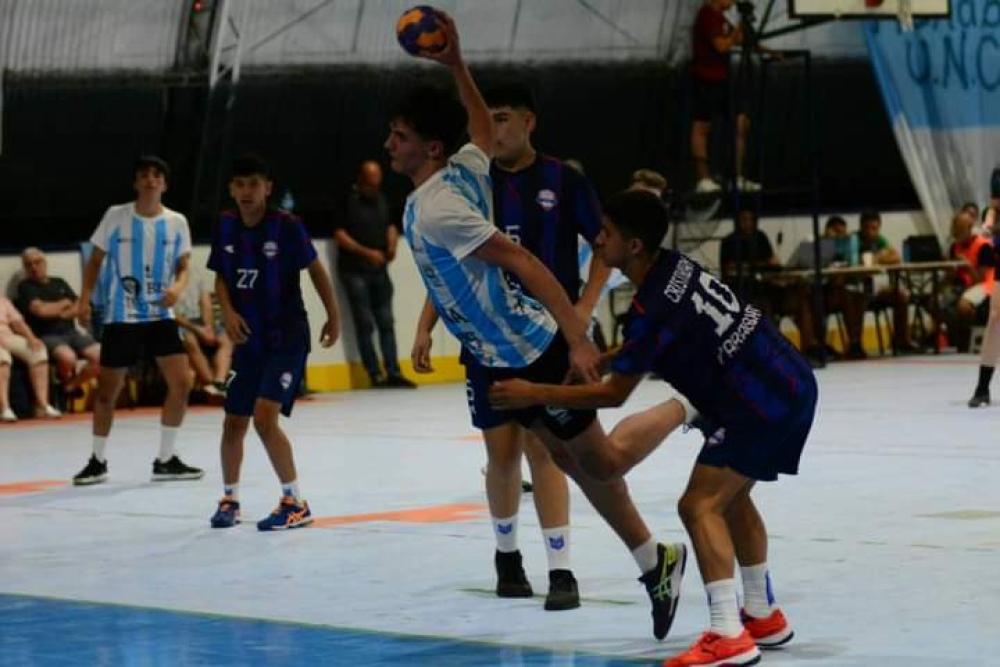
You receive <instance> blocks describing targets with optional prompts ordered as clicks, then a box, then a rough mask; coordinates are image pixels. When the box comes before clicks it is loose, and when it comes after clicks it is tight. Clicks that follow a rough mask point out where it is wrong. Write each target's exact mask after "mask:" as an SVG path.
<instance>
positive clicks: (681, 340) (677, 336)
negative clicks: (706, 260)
mask: <svg viewBox="0 0 1000 667" xmlns="http://www.w3.org/2000/svg"><path fill="white" fill-rule="evenodd" d="M624 337H625V342H624V344H623V347H622V350H621V352H619V353H618V355H617V356H616V357H615V359H614V361H613V362H612V368H613V369H614V370H615V371H616V372H618V373H622V374H626V375H640V374H644V373H647V372H650V371H651V372H654V373H656V374H658V375H659V376H660V377H662V378H663V379H664V380H665V381H666V382H669V383H670V384H671V385H672V386H673V387H674V388H675V389H676V390H677V391H678V392H680V393H681V394H683V395H684V396H686V397H687V398H688V400H690V401H691V404H692V405H694V407H695V408H697V410H698V412H699V413H700V421H698V422H696V425H698V426H699V428H701V429H702V430H703V431H704V432H705V435H706V436H707V438H706V444H705V448H704V449H703V450H702V454H701V456H700V457H699V462H700V463H705V464H708V465H718V466H727V467H731V468H733V469H734V470H737V471H738V472H740V473H742V474H744V475H746V476H748V477H750V478H753V479H759V480H773V479H775V478H776V477H777V473H779V472H780V473H786V474H795V473H796V472H797V471H798V462H799V457H800V455H801V453H802V448H803V446H804V445H805V439H806V436H807V435H808V433H809V429H810V427H811V425H812V420H813V416H814V414H815V410H816V399H817V388H816V378H815V376H814V374H813V371H812V369H811V368H810V367H809V365H808V364H807V363H806V361H805V359H803V358H802V356H801V355H800V354H799V353H798V351H796V350H795V349H794V348H793V347H792V346H791V344H790V343H789V342H788V340H787V339H786V338H785V337H784V336H783V335H781V333H780V332H778V330H777V329H775V327H774V325H773V324H771V323H770V322H769V321H768V319H767V318H766V317H764V316H763V315H762V314H761V312H760V311H759V310H757V309H756V308H755V307H753V306H750V305H744V304H742V303H740V301H739V300H738V299H737V298H736V297H735V296H734V295H733V293H732V291H731V290H730V289H729V288H728V287H727V286H726V285H724V284H723V283H722V282H720V281H719V280H717V279H716V278H715V277H713V276H712V275H711V274H710V273H708V272H706V271H703V270H702V269H701V267H699V266H698V264H697V263H695V262H694V261H692V260H691V259H690V258H688V257H687V256H685V255H683V254H681V253H678V252H675V251H672V250H662V251H660V256H659V257H658V258H657V260H656V262H655V263H654V264H653V266H652V267H651V268H650V270H649V273H648V274H647V275H646V278H645V280H643V283H642V285H641V286H640V287H639V289H638V291H637V292H636V295H635V297H634V299H633V301H632V307H631V308H630V310H629V313H628V316H627V322H626V325H625V330H624Z"/></svg>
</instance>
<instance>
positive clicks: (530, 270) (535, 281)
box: [472, 232, 601, 382]
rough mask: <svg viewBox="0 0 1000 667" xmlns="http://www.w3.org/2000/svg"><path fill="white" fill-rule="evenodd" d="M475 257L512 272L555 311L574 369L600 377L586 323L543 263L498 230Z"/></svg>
mask: <svg viewBox="0 0 1000 667" xmlns="http://www.w3.org/2000/svg"><path fill="white" fill-rule="evenodd" d="M472 254H473V255H474V256H475V257H476V258H478V259H480V260H482V261H484V262H486V263H487V264H491V265H493V266H499V267H500V268H502V269H505V270H507V271H510V272H511V273H513V274H514V275H516V276H517V277H518V278H520V280H521V283H522V284H523V285H524V286H525V287H526V288H527V289H528V291H530V292H531V293H532V294H533V295H535V297H536V298H537V299H538V300H539V301H541V302H542V305H543V306H545V308H546V309H547V310H548V311H549V312H550V313H552V316H553V317H554V318H555V320H556V323H557V324H558V325H559V330H560V331H562V334H563V337H565V338H566V342H567V343H568V344H569V348H570V364H571V365H572V367H573V370H574V371H575V372H576V373H577V374H578V375H579V376H580V377H581V378H583V379H585V380H587V381H588V382H597V381H598V380H599V379H600V377H601V376H600V373H599V372H598V361H599V357H600V353H599V352H598V351H597V347H596V346H595V345H594V343H593V342H592V341H591V340H590V339H589V338H587V322H586V321H584V320H582V319H581V318H580V317H578V316H577V314H576V311H575V310H573V304H572V303H570V300H569V297H568V296H566V292H565V290H563V288H562V286H561V285H560V284H559V283H558V282H557V281H556V279H555V278H554V277H553V276H552V273H551V272H549V270H548V269H546V268H545V265H544V264H542V262H541V261H540V260H539V259H538V258H537V257H535V256H534V255H532V254H531V253H530V252H528V251H527V250H525V249H524V248H523V247H521V246H519V245H517V244H516V243H514V242H513V241H511V240H510V239H509V238H507V236H506V235H504V234H503V233H499V232H498V233H495V234H493V235H492V236H490V238H489V239H488V240H487V241H486V242H485V243H483V244H482V245H481V246H479V248H477V249H476V251H475V252H474V253H472Z"/></svg>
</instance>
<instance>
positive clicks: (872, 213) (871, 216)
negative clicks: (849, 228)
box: [858, 209, 882, 226]
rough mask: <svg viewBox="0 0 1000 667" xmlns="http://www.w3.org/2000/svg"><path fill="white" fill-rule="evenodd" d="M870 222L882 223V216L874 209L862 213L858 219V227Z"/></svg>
mask: <svg viewBox="0 0 1000 667" xmlns="http://www.w3.org/2000/svg"><path fill="white" fill-rule="evenodd" d="M869 220H878V221H879V222H882V214H881V213H879V212H878V211H876V210H874V209H866V210H864V211H861V217H860V218H858V226H861V225H863V224H865V223H866V222H868V221H869Z"/></svg>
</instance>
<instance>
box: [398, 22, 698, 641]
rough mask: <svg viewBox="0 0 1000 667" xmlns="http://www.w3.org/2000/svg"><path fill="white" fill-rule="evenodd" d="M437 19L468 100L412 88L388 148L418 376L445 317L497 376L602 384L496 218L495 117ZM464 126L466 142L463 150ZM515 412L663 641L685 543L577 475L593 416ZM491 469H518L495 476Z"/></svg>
mask: <svg viewBox="0 0 1000 667" xmlns="http://www.w3.org/2000/svg"><path fill="white" fill-rule="evenodd" d="M441 22H442V28H443V29H444V30H446V31H447V35H448V44H449V46H448V47H447V48H446V49H445V50H444V51H443V52H442V53H440V54H438V55H435V56H431V59H433V60H436V61H438V62H440V63H442V64H443V65H445V66H447V67H448V68H449V70H450V71H451V73H452V75H453V76H454V79H455V82H456V84H457V85H458V93H459V98H460V100H461V103H459V101H458V100H455V99H454V97H453V96H452V95H451V94H449V93H448V92H446V91H442V90H439V89H434V88H428V87H423V88H417V89H415V90H413V91H412V92H411V93H410V94H409V95H407V96H406V97H404V99H403V100H402V101H401V102H400V103H399V105H398V106H397V108H396V109H395V110H394V112H393V113H392V115H391V116H390V119H391V122H390V132H389V137H388V138H387V139H386V142H385V148H386V150H387V152H388V153H389V156H390V158H391V164H392V168H393V170H394V171H396V172H397V173H400V174H403V175H405V176H407V177H409V178H410V180H411V181H413V184H414V186H415V190H414V191H413V193H412V194H411V195H410V196H409V198H408V199H407V202H406V210H405V212H404V215H403V226H404V232H405V233H406V237H407V240H408V241H409V244H410V247H411V249H412V251H413V256H414V259H415V261H416V262H417V266H418V268H419V269H420V273H421V276H422V277H423V279H424V284H425V286H426V287H427V290H428V300H427V302H426V303H425V305H424V309H423V312H422V314H421V317H420V323H419V325H418V330H417V336H416V340H415V342H414V347H413V352H412V359H413V365H414V368H415V370H416V371H417V372H421V373H426V372H429V371H431V370H432V368H431V364H430V348H431V336H430V332H431V329H432V328H433V326H434V323H435V322H436V320H437V317H438V315H440V317H441V319H443V320H444V323H445V325H446V326H447V328H448V329H449V330H450V331H451V333H452V334H454V335H455V336H456V337H457V338H458V339H459V340H460V341H461V343H462V346H463V348H464V349H465V351H466V352H468V353H469V354H471V355H474V356H475V358H476V360H477V361H479V362H480V363H481V364H482V365H483V366H484V367H485V369H486V370H487V371H489V372H490V373H492V378H493V379H499V378H511V377H517V378H533V377H534V378H539V377H548V378H550V381H552V382H560V381H562V379H563V378H564V377H565V375H566V371H567V370H568V368H569V366H570V365H572V367H573V369H574V370H575V371H576V372H577V373H578V374H579V375H580V376H581V377H584V378H586V379H588V380H596V379H598V377H599V376H598V361H599V359H598V353H597V348H596V347H594V345H593V343H591V342H590V340H589V339H588V338H587V323H586V322H584V321H583V319H581V318H580V317H578V316H577V314H576V312H575V311H574V309H573V305H572V304H571V303H570V300H569V297H568V296H567V295H566V292H565V290H564V289H563V288H562V286H561V285H560V284H559V282H558V281H557V280H556V279H555V278H554V277H553V275H552V274H551V273H550V272H549V271H548V269H546V268H545V266H544V265H543V264H542V263H541V261H540V260H539V259H538V258H536V257H535V256H534V255H532V254H531V253H530V252H529V251H528V250H526V249H525V248H523V247H521V246H519V245H517V244H515V243H514V242H512V241H511V240H510V239H509V238H507V236H506V235H505V234H504V233H503V232H501V231H500V230H499V229H497V228H496V227H495V226H494V224H493V222H492V213H493V197H492V192H491V185H490V178H489V168H490V155H489V153H490V151H492V149H493V145H494V137H493V121H492V118H491V116H490V112H489V109H488V108H487V106H486V104H485V102H484V101H483V98H482V96H481V95H480V94H479V90H478V89H477V88H476V85H475V82H474V81H473V80H472V76H471V74H470V73H469V70H468V68H467V67H466V65H465V63H464V61H463V59H462V57H461V53H460V47H459V42H458V33H457V31H456V29H455V25H454V22H453V21H452V20H451V19H450V18H449V17H447V15H444V14H442V16H441ZM466 130H468V133H469V134H470V135H471V143H468V144H465V145H464V146H462V145H461V144H462V141H463V137H464V135H465V132H466ZM505 271H509V272H510V273H513V274H515V275H516V276H517V277H518V278H519V279H520V282H521V284H523V285H524V286H525V287H526V288H527V289H528V290H530V292H531V294H533V295H535V297H537V299H538V301H536V300H535V299H532V298H529V297H527V296H526V295H525V294H524V292H522V291H521V289H520V288H519V287H517V286H515V285H513V284H512V283H511V282H510V281H508V280H507V279H506V277H505V273H504V272H505ZM539 301H540V302H541V304H539ZM542 305H544V306H545V308H547V309H548V312H546V310H545V308H542ZM550 313H551V314H550ZM557 324H558V328H557V326H556V325H557ZM567 357H568V358H569V360H570V362H571V363H567ZM471 403H472V402H470V404H471ZM513 414H514V416H515V418H516V419H517V420H518V421H519V422H520V423H521V424H522V425H523V426H526V427H528V428H531V429H532V430H533V431H534V432H535V433H536V435H538V436H539V438H541V440H542V441H543V442H544V443H545V445H546V446H547V447H549V449H550V451H551V453H552V455H553V458H554V460H555V461H556V463H557V464H558V465H559V466H560V467H561V468H562V469H563V470H565V471H566V472H567V473H568V474H569V475H570V476H571V477H573V479H574V480H575V481H576V482H577V484H578V485H579V486H580V488H581V490H583V492H584V493H585V494H586V495H587V498H588V499H589V500H590V502H591V504H593V506H594V507H595V508H596V509H597V510H598V512H599V513H600V514H601V515H602V516H603V517H604V519H605V520H606V521H607V522H608V523H609V524H610V525H611V526H612V528H613V529H614V530H615V532H616V533H618V536H619V537H620V538H621V539H622V541H623V542H625V544H626V546H627V547H628V549H629V550H630V551H631V552H632V555H633V557H634V558H635V561H636V563H637V565H638V566H639V571H640V573H641V574H642V576H641V578H640V581H641V582H642V583H643V584H644V585H645V586H646V590H647V592H648V594H649V596H650V600H651V601H652V604H653V634H654V635H655V636H656V637H657V638H659V639H662V638H663V637H665V636H666V634H667V632H668V631H669V629H670V624H671V623H672V621H673V617H674V614H675V613H676V608H677V600H678V598H679V595H680V580H681V575H682V573H683V569H684V563H685V556H686V551H685V547H684V545H683V544H670V545H664V544H658V543H657V542H656V540H655V539H654V538H653V536H652V535H651V534H650V532H649V529H648V528H647V527H646V524H645V523H644V522H643V520H642V517H641V516H639V513H638V511H637V510H636V508H635V506H634V505H633V503H632V499H631V498H630V496H629V493H628V487H627V486H626V484H625V482H624V480H621V479H618V480H616V481H614V482H611V483H608V484H601V483H598V482H596V481H594V480H592V479H590V478H588V477H586V476H585V475H584V474H583V473H582V471H581V469H580V467H579V466H578V464H577V462H576V461H575V459H573V457H572V456H571V455H570V452H571V451H572V450H573V449H574V447H576V446H581V445H584V444H585V443H591V442H593V443H597V442H603V439H604V438H605V435H604V431H603V429H602V428H601V424H600V422H599V421H597V419H596V415H595V413H594V411H592V410H590V411H588V410H547V409H545V408H543V407H537V408H529V409H527V410H520V411H516V412H514V413H513ZM489 441H490V440H489V439H487V443H488V442H489ZM587 448H588V449H590V447H587ZM520 454H521V453H520V451H516V452H513V453H511V452H497V451H493V450H492V449H491V448H490V447H489V445H487V457H488V474H487V484H486V487H487V489H486V491H487V498H488V502H489V507H490V515H491V517H492V524H493V532H494V536H495V538H496V541H497V550H496V553H495V556H494V562H495V565H496V568H497V575H498V576H497V579H498V582H497V593H498V595H501V596H505V594H509V593H510V592H517V591H518V590H520V589H523V588H524V587H525V585H526V584H527V580H526V577H525V575H524V570H523V568H522V565H521V554H520V552H519V551H517V549H516V514H517V502H518V499H519V493H520V488H519V484H518V481H519V479H520V470H519V467H520ZM495 468H500V469H502V470H504V471H507V470H508V469H513V472H508V473H507V474H495V473H494V469H495ZM511 480H513V482H511ZM503 481H506V482H507V483H506V484H502V483H501V482H503Z"/></svg>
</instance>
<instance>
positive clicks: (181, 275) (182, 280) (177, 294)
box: [160, 253, 191, 308]
mask: <svg viewBox="0 0 1000 667" xmlns="http://www.w3.org/2000/svg"><path fill="white" fill-rule="evenodd" d="M190 276H191V253H185V254H183V255H181V256H180V257H178V258H177V270H176V273H175V274H174V282H173V284H172V285H170V287H167V288H166V289H164V290H163V295H162V296H161V297H160V305H161V306H164V307H165V308H170V307H171V306H173V305H174V304H175V303H177V300H178V299H179V298H181V294H183V293H184V290H185V289H187V284H188V279H189V278H190Z"/></svg>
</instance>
